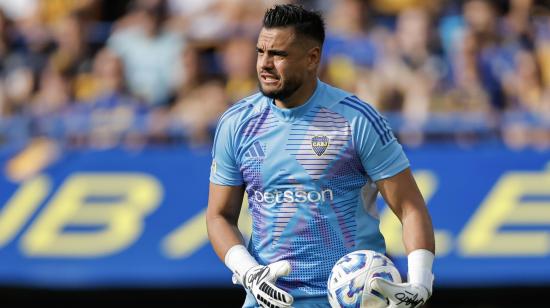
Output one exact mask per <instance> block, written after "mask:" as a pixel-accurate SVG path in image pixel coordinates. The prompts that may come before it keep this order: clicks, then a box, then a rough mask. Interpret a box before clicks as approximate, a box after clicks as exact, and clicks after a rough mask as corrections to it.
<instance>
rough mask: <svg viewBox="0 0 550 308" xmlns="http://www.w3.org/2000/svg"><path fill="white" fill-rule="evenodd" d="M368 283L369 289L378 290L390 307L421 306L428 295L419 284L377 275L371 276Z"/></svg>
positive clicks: (410, 307)
mask: <svg viewBox="0 0 550 308" xmlns="http://www.w3.org/2000/svg"><path fill="white" fill-rule="evenodd" d="M369 284H370V287H371V289H373V290H375V291H378V292H379V293H380V294H382V295H383V296H384V297H385V298H387V299H388V300H389V303H390V305H389V306H388V307H390V308H397V307H408V308H414V307H421V306H422V305H424V303H426V301H427V300H428V298H429V297H430V294H429V293H428V290H427V289H426V288H425V287H423V286H420V285H415V284H410V283H394V282H391V281H388V280H386V279H382V278H379V277H375V278H372V279H371V280H370V281H369Z"/></svg>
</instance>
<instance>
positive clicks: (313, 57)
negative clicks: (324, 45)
mask: <svg viewBox="0 0 550 308" xmlns="http://www.w3.org/2000/svg"><path fill="white" fill-rule="evenodd" d="M307 60H308V62H307V66H308V69H310V70H317V68H318V67H319V63H320V62H321V47H319V46H315V47H312V48H310V49H309V51H308V52H307Z"/></svg>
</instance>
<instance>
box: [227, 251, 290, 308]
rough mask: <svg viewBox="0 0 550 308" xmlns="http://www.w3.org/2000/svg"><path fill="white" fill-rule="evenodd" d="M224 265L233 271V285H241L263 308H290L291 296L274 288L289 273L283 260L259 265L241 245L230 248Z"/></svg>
mask: <svg viewBox="0 0 550 308" xmlns="http://www.w3.org/2000/svg"><path fill="white" fill-rule="evenodd" d="M225 264H226V265H227V267H229V268H230V269H231V271H233V283H235V284H237V283H238V284H241V285H243V286H244V287H245V288H246V289H247V290H248V291H250V292H251V293H252V295H254V298H255V299H256V301H257V302H258V304H259V305H260V307H264V308H290V307H292V306H291V305H292V302H293V301H294V298H293V297H292V295H290V294H288V293H287V292H285V291H283V290H282V289H280V288H278V287H277V286H275V281H276V280H277V279H278V278H279V277H281V276H286V275H288V274H289V273H290V271H291V267H290V263H289V262H288V261H285V260H281V261H277V262H275V263H271V264H269V265H267V266H265V265H259V264H258V262H257V261H256V260H255V259H254V258H253V257H252V256H251V255H250V253H249V252H248V251H247V250H246V247H244V246H243V245H235V246H233V247H231V248H230V249H229V250H228V251H227V253H226V255H225Z"/></svg>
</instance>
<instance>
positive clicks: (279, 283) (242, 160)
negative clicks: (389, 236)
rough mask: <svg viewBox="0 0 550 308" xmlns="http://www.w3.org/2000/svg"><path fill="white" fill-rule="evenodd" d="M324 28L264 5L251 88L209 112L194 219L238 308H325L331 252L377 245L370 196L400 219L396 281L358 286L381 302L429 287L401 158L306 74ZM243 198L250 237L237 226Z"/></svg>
mask: <svg viewBox="0 0 550 308" xmlns="http://www.w3.org/2000/svg"><path fill="white" fill-rule="evenodd" d="M324 33H325V32H324V23H323V20H322V17H321V15H320V14H318V13H316V12H311V11H307V10H305V9H303V8H302V7H300V6H296V5H277V6H274V7H273V8H271V9H269V10H268V11H267V12H266V14H265V16H264V21H263V27H262V30H261V32H260V34H259V37H258V42H257V46H256V48H257V53H258V58H257V73H258V79H259V86H260V92H259V93H257V94H255V95H252V96H250V97H247V98H245V99H243V100H242V101H241V102H239V103H237V104H235V105H234V106H233V107H231V108H230V109H229V110H227V112H226V113H225V114H224V115H223V116H222V117H221V119H220V121H219V124H218V129H217V132H216V137H215V140H214V145H213V151H212V152H213V162H212V170H211V176H210V182H211V183H210V195H209V202H208V210H207V215H206V217H207V218H206V220H207V227H208V234H209V238H210V241H211V243H212V246H213V247H214V250H215V251H216V253H217V254H218V256H219V257H220V258H221V259H222V260H223V261H224V262H225V264H226V265H227V266H228V267H229V268H230V269H231V270H232V271H233V273H234V275H233V277H234V281H235V282H236V283H240V284H242V285H243V286H244V287H245V289H246V291H247V298H246V300H245V304H244V307H330V306H329V303H328V298H327V290H326V288H327V280H328V276H329V273H330V271H331V269H332V266H333V265H334V264H335V263H336V261H337V260H338V259H339V258H340V257H342V256H343V255H345V254H347V253H349V252H351V251H354V250H359V249H370V250H375V251H378V252H382V253H384V252H385V244H384V239H383V237H382V234H381V233H380V231H379V219H378V216H377V211H376V206H375V200H376V195H377V193H378V191H380V192H381V194H382V196H383V197H384V199H385V201H386V203H387V204H388V205H389V207H390V208H391V209H392V210H393V212H394V213H395V214H396V215H397V216H398V217H399V219H400V220H401V222H402V224H403V241H404V244H405V248H406V250H407V252H408V261H409V268H408V274H409V275H408V276H409V278H408V282H407V283H401V284H394V283H390V282H387V281H386V280H382V279H376V278H375V279H373V280H372V281H369V282H368V283H370V285H371V287H373V288H374V289H376V290H378V291H379V292H380V293H381V294H382V295H384V296H385V297H386V298H388V301H389V303H390V306H392V307H418V306H421V305H422V304H423V303H424V302H425V301H426V300H427V299H428V298H429V297H430V295H431V292H432V280H433V275H432V263H433V258H434V250H435V247H434V246H435V245H434V234H433V228H432V223H431V219H430V216H429V214H428V211H427V209H426V205H425V203H424V200H423V198H422V196H421V194H420V192H419V190H418V187H417V185H416V183H415V181H414V179H413V177H412V175H411V171H410V169H409V162H408V160H407V158H406V156H405V154H404V153H403V151H402V148H401V145H400V144H399V143H398V142H397V141H396V139H395V137H394V135H393V133H392V131H391V129H390V128H389V126H388V123H387V122H386V120H385V119H384V118H383V117H382V116H381V115H380V114H379V113H378V112H376V111H375V110H374V109H373V108H372V107H371V106H370V105H369V104H367V103H365V102H362V101H361V100H360V99H358V98H357V97H355V96H354V95H352V94H350V93H347V92H345V91H342V90H340V89H337V88H334V87H332V86H330V85H328V84H326V83H323V82H321V81H320V80H319V79H318V78H317V71H318V67H319V62H320V57H321V49H322V45H323V41H324V35H325V34H324ZM245 192H246V193H247V195H248V204H249V213H250V215H251V217H252V236H251V239H250V242H249V243H248V247H245V246H244V243H243V237H242V235H241V233H240V231H239V229H238V228H237V219H238V216H239V212H240V209H241V204H242V200H243V196H244V193H245Z"/></svg>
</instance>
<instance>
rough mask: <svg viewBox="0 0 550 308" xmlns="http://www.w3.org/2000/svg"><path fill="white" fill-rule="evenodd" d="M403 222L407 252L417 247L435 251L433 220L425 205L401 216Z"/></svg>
mask: <svg viewBox="0 0 550 308" xmlns="http://www.w3.org/2000/svg"><path fill="white" fill-rule="evenodd" d="M401 223H402V224H403V243H404V245H405V250H406V252H407V254H409V253H410V252H412V251H414V250H417V249H426V250H429V251H431V252H432V253H435V240H434V231H433V226H432V220H431V218H430V216H429V214H428V211H427V210H426V209H425V207H424V208H423V209H422V208H421V209H417V210H414V211H411V212H409V213H404V214H403V217H402V218H401Z"/></svg>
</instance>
